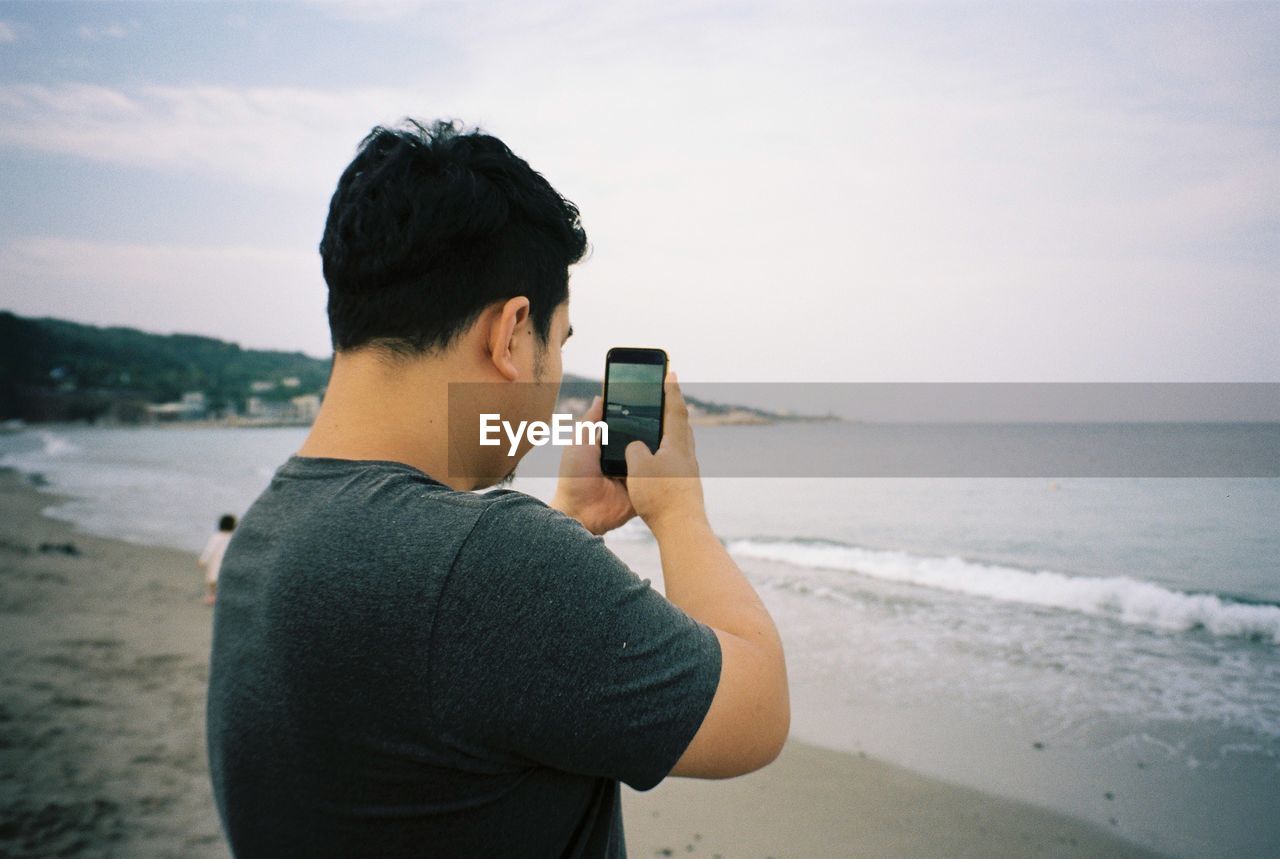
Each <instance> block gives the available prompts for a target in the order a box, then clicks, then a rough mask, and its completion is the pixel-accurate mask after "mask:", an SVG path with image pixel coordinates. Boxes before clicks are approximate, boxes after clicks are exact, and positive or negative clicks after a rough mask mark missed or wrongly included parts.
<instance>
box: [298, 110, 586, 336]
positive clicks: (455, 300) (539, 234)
mask: <svg viewBox="0 0 1280 859" xmlns="http://www.w3.org/2000/svg"><path fill="white" fill-rule="evenodd" d="M586 248H587V236H586V233H585V231H584V230H583V229H582V224H581V222H580V221H579V216H578V208H577V207H576V206H575V205H574V204H573V203H571V202H569V201H568V200H566V199H565V198H564V197H562V196H560V194H559V192H557V191H556V190H555V188H552V187H551V185H550V183H548V182H547V180H546V179H544V178H543V177H542V175H541V174H539V173H537V172H535V171H534V170H533V168H532V167H530V166H529V165H528V163H526V162H525V161H524V160H522V159H521V158H519V157H517V156H516V155H515V154H514V153H513V152H512V151H511V150H510V149H508V148H507V146H506V144H505V143H503V142H502V141H501V140H499V139H498V138H496V137H492V136H490V135H488V134H485V133H483V132H481V131H480V130H479V129H475V130H471V131H468V130H465V129H464V128H463V127H462V126H461V125H459V124H458V123H456V122H452V121H451V122H445V121H442V120H437V121H436V122H434V123H432V124H430V125H429V126H424V125H422V124H420V123H418V122H416V121H414V120H405V121H404V122H403V123H401V124H400V127H396V128H385V127H382V126H378V127H376V128H374V129H373V131H372V132H370V133H369V135H368V136H367V137H365V139H364V140H363V141H362V142H361V144H360V147H359V150H358V151H357V153H356V157H355V159H354V160H352V162H351V164H350V165H348V167H347V169H346V170H345V171H343V173H342V177H341V178H340V179H339V180H338V187H337V190H336V191H334V193H333V199H332V200H331V201H330V203H329V217H328V220H327V221H326V222H325V227H324V238H323V239H322V240H321V242H320V256H321V258H322V259H323V261H324V279H325V282H326V283H327V284H328V285H329V305H328V310H329V330H330V332H331V334H332V337H333V348H334V349H335V350H339V351H341V350H344V349H355V348H358V347H361V346H365V345H375V346H380V347H382V348H384V349H387V350H389V351H390V352H392V353H395V354H400V355H406V356H413V355H420V354H423V353H425V352H428V351H430V350H432V349H436V348H441V349H443V348H447V347H448V346H449V344H450V342H452V340H453V339H454V338H455V337H456V336H457V335H459V334H461V333H462V332H463V331H465V330H466V329H467V328H468V327H469V326H470V325H471V323H472V322H474V321H475V319H476V317H478V316H479V315H480V313H481V311H483V310H484V309H485V308H486V307H488V306H489V305H490V304H492V303H493V302H495V301H502V300H505V299H508V298H514V297H516V296H520V295H523V296H526V297H528V299H529V304H530V310H529V314H530V317H531V319H532V322H533V327H534V331H535V332H536V333H537V335H538V338H539V339H540V341H541V342H542V343H543V344H545V343H546V341H547V338H548V336H549V334H550V330H551V317H552V314H553V313H554V312H555V309H556V308H557V307H558V306H559V305H560V304H561V303H562V302H563V301H565V300H566V299H567V298H568V296H569V266H571V265H573V264H574V263H575V262H577V261H578V260H580V259H582V256H583V254H584V253H585V251H586Z"/></svg>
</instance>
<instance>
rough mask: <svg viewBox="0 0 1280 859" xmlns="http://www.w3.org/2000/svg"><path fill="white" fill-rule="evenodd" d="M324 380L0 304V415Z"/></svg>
mask: <svg viewBox="0 0 1280 859" xmlns="http://www.w3.org/2000/svg"><path fill="white" fill-rule="evenodd" d="M328 380H329V360H328V359H321V358H312V357H311V356H309V355H305V354H303V353H301V352H277V351H272V350H265V349H242V348H240V346H239V345H237V344H235V343H229V342H227V341H225V340H218V339H216V338H213V337H201V336H198V335H195V334H152V333H149V332H146V331H139V330H138V329H136V328H118V327H112V328H101V327H98V326H96V325H83V324H81V323H78V322H68V321H66V320H62V319H51V318H40V319H32V318H26V317H22V316H18V315H16V314H13V313H10V312H8V311H0V421H4V420H12V419H21V420H25V421H28V422H33V423H34V422H42V421H80V420H83V421H98V420H108V421H118V422H124V423H132V422H139V421H145V420H148V419H150V417H151V415H150V414H149V412H148V406H153V405H155V404H158V403H168V402H173V401H176V400H179V399H180V398H181V397H183V395H185V394H188V393H192V392H199V393H201V394H203V395H204V408H205V409H206V410H207V413H208V414H209V415H210V416H219V415H225V414H228V413H235V414H244V413H245V411H246V407H247V405H248V404H249V400H250V398H254V399H256V400H258V401H260V402H265V403H267V404H268V405H269V404H271V403H273V402H282V403H286V404H287V402H288V401H289V400H290V398H293V397H297V396H300V395H304V394H319V393H323V391H324V388H325V385H326V384H328ZM255 383H256V385H255ZM599 392H600V380H599V379H590V378H586V377H583V376H575V375H573V374H566V375H565V377H564V380H563V382H562V384H561V389H560V396H561V403H562V404H563V405H564V406H571V405H572V406H581V405H583V404H585V402H590V400H591V398H592V397H593V396H595V395H596V394H598V393H599ZM570 401H577V402H576V403H571V402H570ZM688 401H689V404H690V406H691V407H692V408H691V412H693V413H694V416H695V418H698V419H699V420H701V421H706V422H728V423H771V422H773V421H774V420H785V419H791V420H794V419H797V417H798V416H786V417H784V416H782V415H779V414H776V413H773V412H769V411H766V410H763V409H757V408H751V407H745V406H732V405H724V404H720V403H711V402H705V401H702V400H699V399H697V398H694V397H689V398H688ZM574 410H575V411H576V408H575V409H574ZM800 419H803V418H800Z"/></svg>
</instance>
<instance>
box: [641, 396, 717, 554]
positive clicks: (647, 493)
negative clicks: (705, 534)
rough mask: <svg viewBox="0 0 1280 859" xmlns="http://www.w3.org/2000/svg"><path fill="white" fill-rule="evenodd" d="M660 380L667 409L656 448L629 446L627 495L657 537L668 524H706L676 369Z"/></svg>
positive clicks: (665, 409)
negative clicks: (660, 439) (651, 451)
mask: <svg viewBox="0 0 1280 859" xmlns="http://www.w3.org/2000/svg"><path fill="white" fill-rule="evenodd" d="M664 384H665V386H666V407H665V408H664V409H663V419H662V443H661V444H660V445H659V446H658V452H657V453H650V451H649V448H648V446H647V445H646V444H645V443H644V442H642V441H633V442H631V444H629V445H627V493H628V495H629V496H630V499H631V502H632V504H634V505H635V509H636V512H637V513H639V514H640V517H641V518H643V519H644V521H645V524H647V525H648V526H649V529H650V530H651V531H653V533H654V536H655V537H659V538H661V536H662V535H661V534H660V532H661V531H662V529H663V528H664V527H666V526H667V525H669V524H675V525H689V524H690V523H702V524H705V523H706V518H707V512H706V508H705V507H704V506H703V500H702V479H701V477H699V475H698V457H697V455H696V453H695V452H694V445H693V428H692V427H690V426H689V407H688V406H687V405H686V404H685V401H684V394H682V393H681V392H680V383H679V381H678V380H677V379H676V374H675V372H674V371H668V372H667V378H666V380H665V382H664Z"/></svg>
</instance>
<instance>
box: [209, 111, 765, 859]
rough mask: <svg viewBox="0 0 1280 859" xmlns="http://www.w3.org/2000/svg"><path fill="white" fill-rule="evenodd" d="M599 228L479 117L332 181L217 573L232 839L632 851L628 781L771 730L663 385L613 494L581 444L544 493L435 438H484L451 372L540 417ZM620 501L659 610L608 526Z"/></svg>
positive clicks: (400, 134)
mask: <svg viewBox="0 0 1280 859" xmlns="http://www.w3.org/2000/svg"><path fill="white" fill-rule="evenodd" d="M585 247H586V237H585V235H584V233H583V231H582V228H581V226H580V225H579V222H578V211H577V209H576V208H575V207H574V206H573V204H571V203H569V202H568V201H566V200H564V199H563V198H562V197H560V195H559V194H558V193H557V192H556V191H555V190H554V189H553V188H552V187H551V186H550V185H549V184H548V183H547V181H546V180H545V179H543V178H542V176H540V175H539V174H537V173H535V172H534V171H533V170H532V169H531V168H530V167H529V165H528V164H526V163H525V162H524V161H522V160H521V159H519V158H517V157H516V156H515V155H513V154H512V153H511V151H510V150H509V149H508V148H507V147H506V146H505V145H504V144H503V143H502V142H501V141H499V140H497V139H495V138H493V137H491V136H488V135H484V134H480V133H477V132H465V131H463V130H462V129H460V128H457V127H455V126H453V125H451V124H443V123H437V124H435V125H433V126H431V127H422V126H419V125H417V124H413V123H410V124H408V125H406V126H405V127H403V128H400V129H385V128H377V129H374V131H373V133H371V134H370V135H369V136H368V137H367V138H366V139H365V140H364V142H363V143H362V145H361V147H360V150H359V152H358V154H357V155H356V157H355V159H354V161H352V163H351V165H350V166H349V167H348V168H347V170H346V171H345V172H344V173H343V175H342V178H341V179H340V181H339V183H338V188H337V191H336V192H335V193H334V195H333V200H332V203H331V205H330V209H329V217H328V222H327V224H326V226H325V233H324V239H323V241H322V242H321V245H320V251H321V255H322V257H323V260H324V275H325V280H326V281H327V283H328V286H329V305H328V307H329V321H330V327H331V329H332V335H333V345H334V349H335V355H334V361H333V370H332V375H331V378H330V382H329V387H328V390H327V393H326V396H325V400H324V404H323V407H322V408H321V410H320V413H319V415H318V417H317V419H316V421H315V425H314V426H313V428H312V430H311V432H310V434H309V435H308V437H307V439H306V441H305V443H304V444H303V445H302V447H301V448H300V449H299V451H298V452H297V454H296V455H295V456H293V457H291V458H290V459H289V460H288V461H287V462H286V463H285V464H284V465H283V466H281V467H280V469H279V470H278V471H277V472H276V474H275V476H274V478H273V479H272V481H271V484H270V485H269V486H268V487H267V489H266V490H265V491H264V492H263V493H262V495H261V496H260V497H259V498H258V499H257V501H255V502H254V504H253V506H252V507H251V508H250V510H249V511H248V512H247V513H246V515H245V516H244V517H243V518H242V520H241V524H240V526H239V528H237V530H236V532H235V537H234V539H233V540H232V542H231V545H230V547H229V548H228V550H227V553H226V558H225V560H224V562H223V570H222V576H221V579H222V582H221V588H220V592H219V598H218V603H217V609H216V614H215V624H214V637H213V656H212V665H211V673H210V681H209V682H210V685H209V705H208V736H209V758H210V765H211V771H212V776H213V783H214V793H215V796H216V799H217V803H218V810H219V813H220V814H221V816H222V821H223V825H224V827H225V829H226V833H227V836H228V839H229V841H230V843H231V846H232V849H233V850H234V851H235V853H236V855H237V856H240V857H259V856H265V857H285V856H306V857H322V856H342V857H350V856H404V855H422V856H476V857H497V856H583V857H587V856H591V857H594V856H624V855H625V849H626V848H625V844H624V842H623V829H622V818H621V804H620V793H619V782H620V781H622V782H626V783H627V784H629V785H631V786H632V787H634V788H636V789H637V790H648V789H649V788H652V787H653V786H654V785H656V784H658V782H660V781H661V780H662V779H663V778H664V777H666V776H667V775H669V774H674V775H682V776H694V777H701V778H727V777H731V776H735V775H740V774H742V773H747V772H750V771H752V770H755V769H758V768H759V767H762V766H764V765H765V764H767V763H769V762H770V761H772V760H773V759H774V758H775V757H776V756H777V755H778V753H779V751H780V750H781V748H782V745H783V742H784V741H785V739H786V735H787V731H788V726H789V719H790V711H789V704H788V691H787V681H786V669H785V666H784V662H783V654H782V647H781V644H780V642H779V639H778V635H777V631H776V630H775V628H774V625H773V622H772V620H771V619H770V617H769V615H768V613H767V611H766V610H765V608H764V606H763V604H762V603H761V602H760V600H759V599H758V597H757V596H756V594H755V592H754V591H753V590H752V588H751V586H750V585H749V584H748V583H747V581H746V579H745V578H744V577H743V575H742V573H741V572H740V571H739V570H738V568H737V567H736V565H735V564H734V563H733V561H732V560H731V559H730V558H729V556H728V554H727V553H726V552H725V550H724V548H723V546H722V545H721V544H720V542H719V541H718V540H717V539H716V537H715V535H714V534H713V533H712V531H711V528H710V526H709V525H708V522H707V516H706V513H705V510H704V509H703V499H702V487H701V483H700V480H699V479H698V477H697V462H696V459H695V457H694V447H693V435H692V433H691V431H690V429H689V423H688V414H687V411H686V409H685V405H684V401H683V399H682V398H681V395H680V391H679V386H678V384H677V382H676V380H675V377H674V374H673V375H672V376H671V377H669V379H668V395H667V412H666V434H665V437H664V439H663V441H662V444H661V446H660V448H659V450H658V451H657V453H656V454H655V453H651V452H650V451H649V450H648V448H646V447H645V446H644V444H643V443H635V444H632V445H631V446H630V448H628V450H627V464H628V468H629V471H630V476H629V477H628V479H627V480H626V481H625V482H623V481H620V480H613V479H609V478H606V477H604V476H603V475H602V474H601V473H600V468H599V462H598V455H599V449H598V447H589V446H580V447H571V448H567V452H566V453H565V455H564V457H563V461H562V467H561V480H560V482H559V484H558V489H557V492H556V495H555V499H554V502H553V504H552V505H550V506H548V505H545V504H543V503H542V502H541V501H538V500H536V499H534V498H532V497H530V496H527V495H524V494H522V493H519V492H512V491H508V490H494V491H491V492H488V493H484V494H480V493H475V492H472V491H471V490H475V489H478V488H483V487H484V486H486V485H492V483H494V482H496V481H495V478H494V477H493V475H497V477H502V476H503V475H505V474H506V473H507V472H508V471H509V470H510V469H509V466H508V464H507V463H506V461H505V460H503V459H502V458H503V457H505V456H506V449H505V448H504V447H480V446H479V445H478V431H477V433H476V444H475V445H474V446H468V445H465V444H462V443H460V442H459V436H458V435H457V433H456V431H455V432H454V433H453V439H452V443H451V431H450V424H449V422H448V421H446V420H445V416H446V414H448V416H449V417H450V418H451V419H452V420H453V422H454V426H455V427H456V426H458V425H461V424H467V425H469V426H472V427H477V428H478V426H479V413H478V412H476V413H474V414H470V415H460V414H458V411H459V406H458V402H459V401H457V400H455V401H453V402H452V403H451V401H450V397H449V392H450V384H451V383H453V384H454V385H457V384H458V383H482V384H483V388H484V390H486V391H489V392H491V393H490V395H489V396H490V397H496V398H497V399H498V400H499V402H497V403H496V408H493V406H494V405H495V404H492V403H491V404H489V407H490V408H491V410H494V411H498V412H499V413H500V414H501V415H502V417H503V419H509V420H512V421H513V422H515V421H518V420H547V419H548V418H549V417H550V414H551V410H552V408H553V407H554V390H555V388H556V387H558V384H559V380H560V377H561V347H562V346H563V343H564V341H565V340H566V339H567V338H568V336H569V333H570V326H569V318H568V317H569V304H568V268H569V266H570V265H572V264H573V263H575V262H577V261H578V260H579V259H580V258H581V256H582V254H583V252H584V250H585ZM537 382H542V383H544V384H534V383H537ZM548 391H550V394H548V393H547V392H548ZM462 401H463V402H465V401H466V400H465V399H464V400H462ZM451 405H452V409H453V411H452V413H451V412H450V407H451ZM601 410H602V409H601V405H600V402H599V399H598V398H597V400H596V401H595V402H594V403H593V404H592V406H591V408H590V409H589V410H588V412H587V414H586V416H585V417H586V419H589V420H599V419H600V418H601ZM464 418H465V419H469V420H462V419H464ZM526 449H527V444H526ZM486 457H489V459H486ZM485 475H489V476H488V477H486V476H485ZM634 515H639V516H640V517H641V518H642V519H643V520H644V521H645V523H646V524H647V525H648V526H649V528H650V529H651V530H652V531H653V534H654V536H655V538H656V539H657V542H658V545H659V548H660V550H661V558H662V566H663V575H664V578H665V581H666V598H664V597H663V596H662V595H660V594H658V593H657V592H655V591H654V590H653V589H651V588H650V587H649V582H648V581H647V580H644V581H642V580H640V579H639V577H637V576H636V575H635V573H633V572H632V571H631V570H629V569H628V568H627V567H626V566H625V565H624V564H623V563H622V562H621V561H620V560H619V559H618V558H617V557H615V556H614V555H613V554H612V553H611V552H610V551H609V549H608V548H607V547H606V546H605V545H604V542H603V540H602V539H601V538H600V537H599V536H598V535H600V534H603V533H604V532H606V531H608V530H610V529H612V528H615V527H617V526H619V525H621V524H622V523H624V522H626V521H627V520H628V519H630V518H631V517H632V516H634Z"/></svg>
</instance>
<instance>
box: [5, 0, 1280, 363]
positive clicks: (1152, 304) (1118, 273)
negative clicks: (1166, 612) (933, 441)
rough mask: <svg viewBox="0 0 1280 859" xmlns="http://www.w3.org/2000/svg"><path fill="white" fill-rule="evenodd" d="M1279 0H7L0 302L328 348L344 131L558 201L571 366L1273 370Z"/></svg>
mask: <svg viewBox="0 0 1280 859" xmlns="http://www.w3.org/2000/svg"><path fill="white" fill-rule="evenodd" d="M1277 44H1280V3H1266V4H1254V5H1250V4H1234V3H1233V4H1227V3H1216V2H1199V3H1194V4H1190V5H1181V4H1172V3H1153V2H1126V3H1104V4H1089V3H1079V2H1073V3H1065V4H1050V3H1039V2H1036V3H1018V4H998V5H992V4H964V3H945V4H927V3H909V4H908V3H881V4H858V3H848V2H832V3H821V2H813V3H810V2H802V1H801V2H797V0H788V2H777V3H758V2H757V3H753V2H704V0H679V2H667V0H650V2H643V3H615V2H610V3H598V2H581V3H555V4H553V3H539V2H536V0H523V2H505V3H504V2H497V3H480V2H410V0H385V2H371V3H347V2H299V3H251V4H240V3H220V2H206V3H167V2H147V3H141V4H114V3H89V4H80V3H69V2H42V3H3V2H0V176H2V177H3V181H2V182H0V188H3V191H2V192H0V193H2V194H3V205H2V206H0V309H9V310H12V311H14V312H17V313H20V314H23V315H34V316H43V315H49V316H56V317H62V318H68V319H74V320H77V321H83V322H89V323H94V324H111V325H130V326H135V327H139V328H143V329H146V330H152V331H160V332H171V331H182V332H190V333H199V334H206V335H210V336H215V337H220V338H225V339H229V340H234V341H236V342H239V343H241V344H242V345H244V346H246V347H258V348H280V349H291V350H292V349H299V350H302V351H305V352H308V353H310V354H313V355H317V356H326V355H327V354H329V340H328V328H327V325H326V321H325V316H324V304H325V286H324V282H323V279H322V277H321V273H320V260H319V256H318V253H317V250H316V247H317V244H318V242H319V239H320V235H321V232H322V230H323V226H324V217H325V213H326V209H327V203H328V198H329V196H330V195H331V194H332V191H333V187H334V184H335V183H336V181H337V177H338V175H339V174H340V173H341V171H342V169H343V167H344V166H345V165H346V164H347V163H348V161H349V160H350V159H351V157H352V156H353V155H354V152H355V148H356V146H357V144H358V143H359V141H360V139H361V138H362V137H363V136H364V135H365V134H366V133H367V132H368V131H369V130H370V129H371V128H372V127H373V126H374V125H377V124H388V123H393V122H396V121H397V120H399V119H400V118H402V117H406V116H412V117H416V118H419V119H430V118H435V117H451V118H456V119H459V120H462V121H463V122H465V123H467V124H469V125H473V126H479V127H481V128H483V129H484V130H486V131H488V132H490V133H493V134H496V135H497V136H499V137H501V138H502V139H503V140H504V141H505V142H506V143H507V144H508V145H509V146H510V147H511V148H512V149H513V150H514V151H515V152H516V153H517V154H519V155H520V156H522V157H523V158H525V159H526V160H528V161H529V162H530V163H531V164H532V165H533V167H534V168H535V169H537V170H538V171H539V172H541V173H543V174H544V175H545V176H546V177H547V178H548V179H549V180H550V182H551V183H552V184H553V185H554V186H555V187H556V188H557V189H558V190H559V191H560V192H561V193H562V194H564V195H565V196H566V197H568V198H569V199H571V200H573V201H574V202H575V203H576V204H577V205H578V206H579V208H580V209H581V211H582V219H583V224H584V226H585V228H586V230H587V234H588V237H589V239H590V241H591V246H592V249H591V255H590V256H589V258H588V259H587V260H586V261H585V262H583V263H581V264H580V265H578V266H576V267H575V268H574V269H573V271H572V281H571V291H572V299H571V305H570V307H571V319H572V322H573V326H574V330H575V334H574V337H573V339H572V340H571V341H570V343H569V345H568V346H567V347H566V351H565V356H564V358H565V367H566V369H567V370H568V371H570V372H577V373H582V374H587V375H592V376H597V377H598V376H599V375H600V374H601V372H602V370H603V364H604V355H605V352H606V351H607V350H608V348H610V347H611V346H659V347H662V348H665V349H666V350H667V352H668V353H669V354H670V356H671V361H672V366H673V367H674V368H675V369H676V370H678V372H679V373H680V376H681V378H682V379H686V380H689V379H694V380H701V381H716V382H724V381H732V382H841V381H843V382H877V381H927V382H959V381H965V382H998V381H1021V382H1054V381H1072V382H1105V381H1129V382H1179V381H1255V382H1264V381H1265V382H1272V381H1280V51H1277V50H1276V49H1275V48H1276V45H1277Z"/></svg>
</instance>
